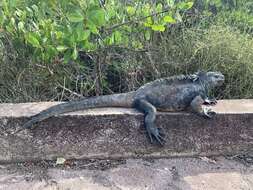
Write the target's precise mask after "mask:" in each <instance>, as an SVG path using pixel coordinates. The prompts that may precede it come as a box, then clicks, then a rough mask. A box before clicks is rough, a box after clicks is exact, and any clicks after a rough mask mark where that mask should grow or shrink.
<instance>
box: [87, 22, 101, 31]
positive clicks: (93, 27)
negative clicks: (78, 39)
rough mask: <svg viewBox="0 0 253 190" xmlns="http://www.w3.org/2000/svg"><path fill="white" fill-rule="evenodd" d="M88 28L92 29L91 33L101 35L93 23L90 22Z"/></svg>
mask: <svg viewBox="0 0 253 190" xmlns="http://www.w3.org/2000/svg"><path fill="white" fill-rule="evenodd" d="M88 28H89V29H90V31H91V32H92V33H93V34H99V31H98V29H97V27H96V25H95V24H93V23H92V22H88Z"/></svg>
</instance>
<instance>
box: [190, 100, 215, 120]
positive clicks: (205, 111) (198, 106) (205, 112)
mask: <svg viewBox="0 0 253 190" xmlns="http://www.w3.org/2000/svg"><path fill="white" fill-rule="evenodd" d="M204 103H205V100H204V99H203V98H202V97H201V96H196V97H195V98H194V99H193V100H192V102H191V108H192V110H193V111H194V112H195V113H197V114H198V115H200V116H203V117H205V118H212V117H213V116H214V115H215V112H214V111H212V110H211V109H209V108H206V107H205V108H203V107H202V105H203V104H204Z"/></svg>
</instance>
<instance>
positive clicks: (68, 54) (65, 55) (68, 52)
mask: <svg viewBox="0 0 253 190" xmlns="http://www.w3.org/2000/svg"><path fill="white" fill-rule="evenodd" d="M71 54H72V51H71V50H70V49H68V50H67V51H66V52H65V53H64V58H63V59H64V61H63V62H64V63H68V62H69V61H70V60H71Z"/></svg>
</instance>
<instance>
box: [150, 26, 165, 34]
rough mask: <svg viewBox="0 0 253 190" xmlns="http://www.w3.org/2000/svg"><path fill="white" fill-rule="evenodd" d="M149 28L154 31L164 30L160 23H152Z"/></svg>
mask: <svg viewBox="0 0 253 190" xmlns="http://www.w3.org/2000/svg"><path fill="white" fill-rule="evenodd" d="M151 28H152V30H154V31H161V32H163V31H165V27H164V26H163V25H160V24H157V25H156V24H154V25H152V26H151Z"/></svg>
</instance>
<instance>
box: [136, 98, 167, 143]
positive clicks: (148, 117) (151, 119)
mask: <svg viewBox="0 0 253 190" xmlns="http://www.w3.org/2000/svg"><path fill="white" fill-rule="evenodd" d="M135 108H136V109H138V110H139V111H142V112H144V114H145V120H144V124H145V128H146V130H147V133H148V136H149V139H150V141H151V143H153V137H154V138H155V140H157V141H158V142H159V143H160V144H161V145H163V144H164V141H165V140H164V138H163V136H164V134H163V132H162V131H161V129H160V128H157V127H156V126H155V119H156V108H155V107H154V106H153V105H152V104H151V103H149V102H148V101H146V100H144V99H140V100H136V101H135Z"/></svg>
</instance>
